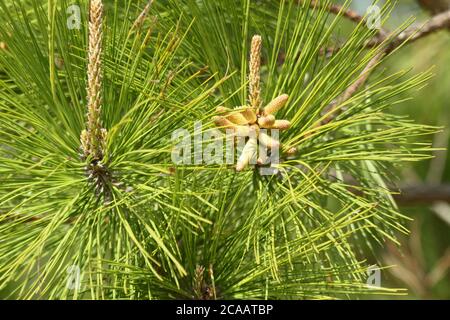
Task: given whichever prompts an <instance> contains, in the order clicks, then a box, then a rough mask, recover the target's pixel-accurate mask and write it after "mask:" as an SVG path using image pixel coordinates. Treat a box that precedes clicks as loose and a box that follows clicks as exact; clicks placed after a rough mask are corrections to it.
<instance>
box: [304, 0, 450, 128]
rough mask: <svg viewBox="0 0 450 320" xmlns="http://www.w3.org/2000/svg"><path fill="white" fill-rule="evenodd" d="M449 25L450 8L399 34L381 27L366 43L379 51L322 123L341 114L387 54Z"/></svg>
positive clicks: (331, 8)
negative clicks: (342, 106)
mask: <svg viewBox="0 0 450 320" xmlns="http://www.w3.org/2000/svg"><path fill="white" fill-rule="evenodd" d="M317 6H319V8H324V6H323V5H317V3H316V2H315V1H314V2H313V3H312V4H311V7H313V8H315V9H317V8H318V7H317ZM325 8H326V9H327V10H329V11H330V12H332V13H335V14H342V16H343V17H346V18H348V19H349V20H351V21H355V22H358V23H359V22H361V21H362V19H363V17H361V16H359V17H358V16H356V15H355V14H354V13H353V12H351V10H344V9H343V8H342V7H341V6H338V5H330V6H326V7H325ZM449 26H450V10H448V11H446V12H443V13H440V14H438V15H436V16H434V17H432V18H431V19H430V20H428V21H427V22H426V23H425V24H423V25H421V26H413V27H410V28H408V29H407V30H405V31H403V32H401V33H400V34H398V35H393V34H392V33H389V32H387V31H385V30H383V29H381V30H382V31H381V32H379V33H378V34H377V35H376V37H374V38H373V39H371V40H369V41H368V42H367V43H366V47H369V48H373V47H379V52H378V53H377V54H376V55H375V56H374V57H373V58H372V59H371V60H370V61H369V62H368V63H367V65H366V67H365V68H364V69H363V71H362V72H361V73H360V75H359V77H358V78H357V79H356V81H355V82H353V83H352V84H351V85H350V86H349V87H347V89H346V90H345V91H344V92H343V93H342V94H341V95H340V96H339V97H338V98H336V99H334V100H333V102H332V103H330V105H328V106H327V107H326V108H325V110H324V111H325V113H330V115H329V116H328V117H327V118H325V119H324V120H323V122H322V124H326V123H329V122H330V121H332V120H333V119H334V118H335V117H336V116H337V115H338V114H339V113H338V112H337V107H338V106H339V105H340V104H342V103H343V102H345V101H347V100H348V99H350V98H351V97H352V96H353V95H354V94H355V93H356V92H357V91H358V90H359V89H360V88H361V87H362V86H363V85H364V84H365V83H366V81H367V79H368V78H369V76H370V74H371V72H372V71H373V70H374V68H375V67H376V66H377V65H378V64H379V63H380V61H381V60H382V58H383V57H384V56H385V55H387V54H389V53H391V52H392V51H394V50H396V49H397V48H399V47H400V46H401V45H403V44H411V43H413V42H415V41H417V40H419V39H421V38H423V37H426V36H428V35H430V34H432V33H434V32H437V31H440V30H443V29H446V28H448V27H449ZM389 39H392V40H391V41H390V42H389V43H386V42H387V41H388V40H389ZM330 111H331V112H330Z"/></svg>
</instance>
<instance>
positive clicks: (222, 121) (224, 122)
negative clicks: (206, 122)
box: [212, 116, 236, 129]
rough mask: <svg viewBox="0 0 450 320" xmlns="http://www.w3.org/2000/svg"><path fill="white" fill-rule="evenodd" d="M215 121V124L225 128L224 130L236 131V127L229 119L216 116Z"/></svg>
mask: <svg viewBox="0 0 450 320" xmlns="http://www.w3.org/2000/svg"><path fill="white" fill-rule="evenodd" d="M212 119H213V121H214V124H215V125H216V126H217V127H220V128H223V129H234V128H235V127H236V125H235V124H234V123H232V122H231V121H230V120H228V119H227V118H224V117H221V116H216V117H213V118H212Z"/></svg>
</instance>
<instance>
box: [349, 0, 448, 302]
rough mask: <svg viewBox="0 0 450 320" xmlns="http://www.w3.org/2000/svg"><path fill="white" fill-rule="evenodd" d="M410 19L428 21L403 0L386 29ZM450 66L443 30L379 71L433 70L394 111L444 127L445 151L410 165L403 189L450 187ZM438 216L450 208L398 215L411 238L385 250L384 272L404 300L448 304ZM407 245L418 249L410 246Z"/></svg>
mask: <svg viewBox="0 0 450 320" xmlns="http://www.w3.org/2000/svg"><path fill="white" fill-rule="evenodd" d="M370 3H371V1H366V0H361V1H354V3H353V4H352V6H353V8H354V9H355V10H356V11H358V12H359V13H361V14H363V13H364V11H365V10H366V9H365V8H367V7H368V5H370ZM411 16H413V17H414V18H415V19H416V20H415V22H414V23H417V24H422V23H424V22H425V21H426V20H427V19H428V18H429V17H430V15H429V13H428V12H426V11H424V10H423V9H422V8H421V7H420V6H419V4H418V1H416V0H401V1H398V5H397V6H396V8H395V9H394V11H393V13H392V15H391V18H390V20H389V21H388V22H387V24H386V26H385V27H386V28H388V29H389V30H394V29H395V28H396V27H398V26H399V25H400V24H402V23H403V22H404V21H405V20H406V19H408V18H409V17H411ZM449 65H450V32H445V31H442V32H439V33H437V34H434V35H431V36H428V37H426V38H424V39H421V40H420V41H418V42H416V43H413V44H411V45H407V46H405V47H403V48H401V49H400V50H399V51H397V52H396V53H394V54H393V55H392V56H391V57H390V58H389V59H387V60H386V62H385V63H384V64H383V65H382V66H380V67H379V72H386V73H387V74H390V73H393V72H396V71H399V70H405V69H410V70H411V71H410V72H411V74H416V73H420V72H423V71H424V70H429V69H430V68H433V69H432V70H433V74H434V77H433V78H432V79H431V80H430V81H429V82H428V84H427V86H426V87H425V88H423V89H422V90H420V91H419V92H417V91H414V92H406V93H404V98H405V99H406V101H404V102H402V103H400V104H399V105H396V106H395V107H394V108H393V110H392V112H393V113H396V114H400V115H408V116H410V117H411V118H413V119H414V120H415V121H417V122H420V123H425V124H430V125H438V126H442V127H443V131H442V132H441V133H438V134H436V135H435V138H434V141H435V143H434V146H435V147H437V148H446V149H447V151H436V152H435V158H434V159H431V160H427V161H422V162H419V163H411V164H408V165H407V166H406V167H405V168H404V169H403V173H402V183H403V184H404V185H414V184H422V183H428V184H439V183H442V184H449V183H450V155H449V152H448V149H449V148H448V146H449V144H450V135H449V132H450V131H449V129H450V108H449V107H450V105H449V104H450V90H449V89H450V72H449ZM411 97H413V98H412V99H411ZM436 211H439V214H440V215H441V216H442V215H445V216H446V217H449V216H450V206H449V205H448V204H444V203H441V204H431V205H430V206H427V205H422V206H417V207H403V208H402V212H403V213H404V214H405V215H407V216H410V217H412V218H413V219H414V222H411V224H410V229H411V235H409V236H400V237H401V238H402V239H403V240H402V242H403V244H404V245H405V246H402V248H401V249H400V250H399V249H396V248H394V247H391V246H388V247H386V248H385V249H384V251H385V253H384V254H385V258H386V259H385V263H387V264H389V263H392V264H395V265H396V266H397V267H396V268H393V269H391V270H390V272H389V274H388V273H387V272H384V273H383V276H384V277H385V279H384V280H386V281H388V282H390V283H391V284H395V285H399V286H406V287H408V288H409V295H408V298H414V299H415V298H418V299H450V272H449V266H450V263H449V260H450V258H449V252H450V225H449V224H447V223H446V222H445V221H444V219H443V218H441V217H440V215H439V214H437V213H436ZM447 221H448V219H447ZM411 243H416V244H415V245H412V246H411ZM436 268H438V269H436ZM438 271H442V274H441V275H440V278H439V279H438V280H437V281H436V283H429V282H430V281H429V280H428V279H427V277H426V275H427V274H430V273H433V272H438ZM431 282H433V281H431Z"/></svg>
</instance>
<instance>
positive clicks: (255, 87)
mask: <svg viewBox="0 0 450 320" xmlns="http://www.w3.org/2000/svg"><path fill="white" fill-rule="evenodd" d="M261 46H262V40H261V36H259V35H255V36H253V39H252V47H251V51H250V74H249V86H250V87H249V92H250V97H249V99H250V106H251V107H252V108H253V109H254V110H257V109H258V108H259V107H260V106H261Z"/></svg>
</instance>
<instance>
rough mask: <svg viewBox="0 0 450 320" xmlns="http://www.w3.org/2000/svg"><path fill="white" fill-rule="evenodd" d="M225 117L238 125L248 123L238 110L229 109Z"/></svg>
mask: <svg viewBox="0 0 450 320" xmlns="http://www.w3.org/2000/svg"><path fill="white" fill-rule="evenodd" d="M227 119H228V120H230V121H231V122H233V123H236V124H238V125H246V124H248V120H247V118H245V117H244V116H243V115H242V113H241V112H240V111H231V112H230V113H229V114H228V115H227Z"/></svg>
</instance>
